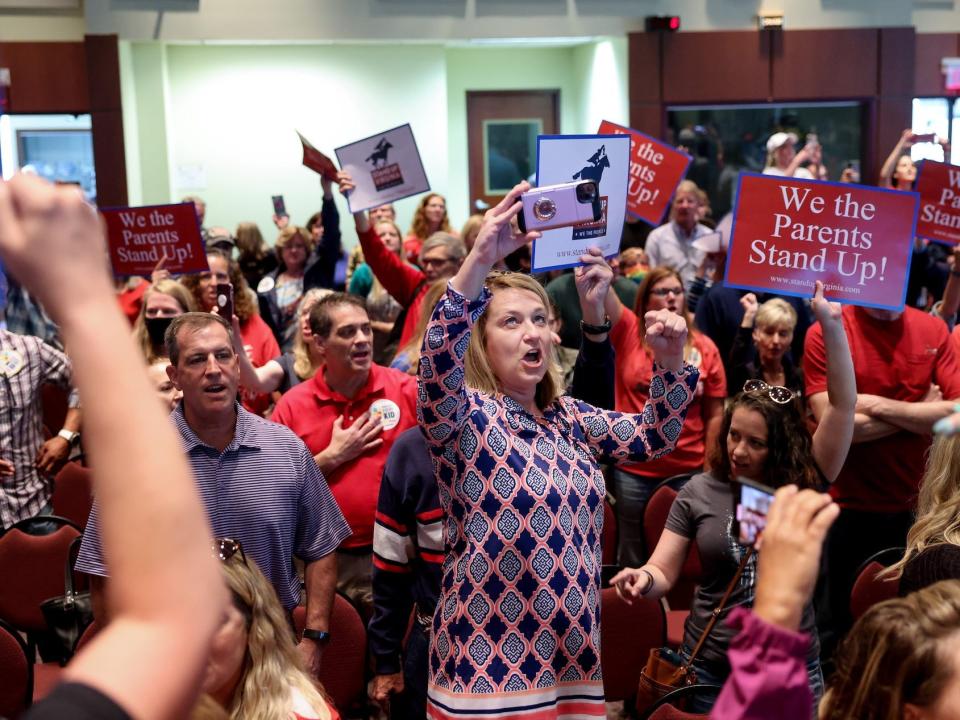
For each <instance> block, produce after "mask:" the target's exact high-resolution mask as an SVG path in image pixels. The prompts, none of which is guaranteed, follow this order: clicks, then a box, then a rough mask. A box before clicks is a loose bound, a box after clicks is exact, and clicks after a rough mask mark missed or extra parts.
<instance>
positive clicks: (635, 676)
mask: <svg viewBox="0 0 960 720" xmlns="http://www.w3.org/2000/svg"><path fill="white" fill-rule="evenodd" d="M600 617H601V618H602V620H603V621H602V622H601V624H600V667H601V668H602V670H603V693H604V695H605V696H606V699H607V702H617V701H620V700H626V699H628V698H631V697H633V696H634V695H636V692H637V683H638V682H639V681H640V671H641V670H643V668H644V666H645V665H646V664H647V658H648V657H649V655H650V650H651V648H659V647H663V645H664V643H666V640H667V620H666V616H665V615H664V612H663V605H661V604H660V601H659V600H652V599H650V598H638V599H636V600H634V601H633V604H632V605H628V604H627V603H626V602H625V601H624V600H622V599H621V598H620V596H619V595H617V590H616V588H604V589H603V590H601V591H600Z"/></svg>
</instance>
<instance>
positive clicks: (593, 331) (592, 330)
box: [580, 317, 613, 335]
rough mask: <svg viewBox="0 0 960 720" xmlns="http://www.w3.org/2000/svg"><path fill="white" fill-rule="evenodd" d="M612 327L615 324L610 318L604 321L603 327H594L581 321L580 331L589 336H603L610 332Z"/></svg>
mask: <svg viewBox="0 0 960 720" xmlns="http://www.w3.org/2000/svg"><path fill="white" fill-rule="evenodd" d="M612 327H613V323H611V322H610V318H609V317H608V318H606V319H605V320H604V321H603V324H602V325H592V324H590V323H588V322H584V321H583V320H581V321H580V330H581V331H582V332H585V333H586V334H587V335H603V334H604V333H608V332H610V328H612Z"/></svg>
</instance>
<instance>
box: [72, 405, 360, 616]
mask: <svg viewBox="0 0 960 720" xmlns="http://www.w3.org/2000/svg"><path fill="white" fill-rule="evenodd" d="M170 417H171V419H172V420H173V423H174V425H175V426H176V428H177V430H178V431H179V432H180V436H181V439H182V443H183V448H184V451H185V452H186V453H187V458H188V459H189V461H190V466H191V467H192V468H193V474H194V477H195V479H196V482H197V486H198V488H199V490H200V494H201V496H202V498H203V503H204V505H205V506H206V508H207V516H208V518H209V520H210V525H211V527H212V530H213V535H214V537H218V538H221V537H230V538H233V539H235V540H239V541H240V543H241V545H242V546H243V550H244V552H245V554H246V556H247V558H248V559H250V560H254V561H255V562H256V563H257V565H258V566H259V567H260V569H261V570H262V571H263V574H264V575H266V577H267V579H268V580H269V581H270V582H271V583H272V584H273V587H274V588H275V589H276V591H277V595H278V596H279V598H280V602H281V603H282V604H283V606H284V607H285V608H287V609H288V610H289V609H290V608H293V607H294V606H296V605H297V604H299V602H300V581H299V579H298V577H297V574H296V571H295V569H294V567H293V556H294V555H296V556H297V557H299V558H300V559H301V560H303V561H304V562H305V563H311V562H313V561H314V560H319V559H320V558H322V557H323V556H325V555H328V554H329V553H331V552H333V551H334V550H336V549H337V546H338V545H340V542H341V541H342V540H343V539H344V538H346V537H347V536H348V535H350V528H349V526H348V525H347V523H346V520H344V519H343V515H342V514H341V512H340V508H339V507H337V503H336V501H335V500H334V499H333V496H332V495H331V494H330V489H329V488H328V487H327V483H326V481H325V480H324V479H323V475H322V474H321V472H320V469H319V468H318V467H317V463H316V462H315V461H314V459H313V456H312V455H311V454H310V452H309V451H308V450H307V447H306V446H305V445H304V444H303V442H302V441H301V440H300V439H299V438H298V437H297V436H296V435H294V434H293V433H292V432H291V431H290V430H288V429H287V428H285V427H283V426H282V425H277V424H276V423H272V422H270V421H268V420H264V419H263V418H261V417H258V416H256V415H253V414H252V413H249V412H247V411H246V410H244V409H243V408H241V407H240V406H239V405H237V429H236V432H235V433H234V437H233V440H231V441H230V444H229V445H228V446H227V447H226V449H225V450H224V451H223V452H220V451H219V450H217V449H215V448H212V447H210V446H209V445H206V444H204V443H203V441H201V440H200V438H198V437H197V435H196V433H194V432H193V430H192V429H191V428H190V426H189V425H188V424H187V421H186V418H184V415H183V404H182V403H181V404H180V405H179V406H178V407H177V408H176V409H175V410H174V411H173V412H172V413H171V414H170ZM76 569H77V570H80V571H81V572H85V573H89V574H91V575H100V576H106V575H108V572H107V566H106V564H105V563H104V559H103V555H102V551H101V547H100V532H99V525H98V522H97V507H96V505H94V508H93V511H92V512H91V513H90V520H89V522H88V524H87V528H86V531H85V532H84V534H83V544H82V545H81V548H80V555H79V557H78V559H77V566H76Z"/></svg>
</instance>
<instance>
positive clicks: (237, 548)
mask: <svg viewBox="0 0 960 720" xmlns="http://www.w3.org/2000/svg"><path fill="white" fill-rule="evenodd" d="M237 553H240V559H241V560H243V564H244V565H246V564H247V556H246V554H245V553H244V552H243V546H242V545H241V544H240V541H239V540H234V539H233V538H217V539H216V540H214V541H213V554H214V555H216V556H217V557H218V558H220V560H221V561H222V562H227V561H229V560H230V558H232V557H233V556H234V555H236V554H237Z"/></svg>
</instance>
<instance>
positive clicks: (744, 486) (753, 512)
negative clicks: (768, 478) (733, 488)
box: [731, 477, 776, 545]
mask: <svg viewBox="0 0 960 720" xmlns="http://www.w3.org/2000/svg"><path fill="white" fill-rule="evenodd" d="M736 485H737V488H738V490H737V503H736V507H735V509H734V510H735V511H734V515H733V527H732V528H731V532H732V534H733V535H734V537H736V538H737V542H738V543H740V544H741V545H753V544H754V543H755V542H756V541H757V538H758V537H760V533H761V532H763V529H764V528H765V527H766V526H767V513H768V512H770V505H772V504H773V495H774V493H775V492H776V491H775V490H774V489H773V488H770V487H767V486H766V485H761V484H760V483H758V482H754V481H753V480H748V479H747V478H741V477H738V478H737V479H736Z"/></svg>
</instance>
